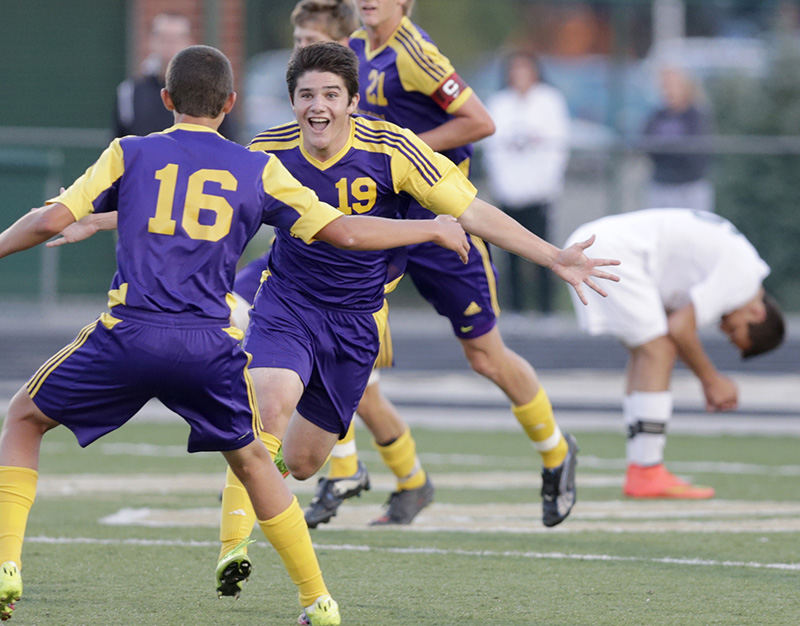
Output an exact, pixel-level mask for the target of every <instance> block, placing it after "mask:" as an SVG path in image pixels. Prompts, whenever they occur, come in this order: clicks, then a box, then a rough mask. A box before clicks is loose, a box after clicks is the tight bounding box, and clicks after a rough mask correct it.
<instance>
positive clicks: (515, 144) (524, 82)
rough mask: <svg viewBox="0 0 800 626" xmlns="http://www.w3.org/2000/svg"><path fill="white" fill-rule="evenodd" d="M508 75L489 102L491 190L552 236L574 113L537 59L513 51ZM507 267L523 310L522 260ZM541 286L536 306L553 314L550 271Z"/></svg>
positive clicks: (530, 225)
mask: <svg viewBox="0 0 800 626" xmlns="http://www.w3.org/2000/svg"><path fill="white" fill-rule="evenodd" d="M506 71H507V73H506V78H507V84H508V86H507V87H506V88H505V89H503V90H501V91H499V92H497V93H496V94H494V95H493V96H492V97H491V98H490V99H489V101H488V103H487V108H488V110H489V112H490V113H491V115H492V118H493V119H494V123H495V127H496V131H495V133H494V135H492V136H490V137H488V138H486V140H485V141H484V145H483V147H484V149H485V163H486V170H487V174H488V176H489V185H490V191H491V194H492V197H493V198H494V199H495V201H496V203H497V205H498V206H499V207H500V208H501V209H503V210H504V211H506V212H507V213H509V214H510V215H511V216H512V217H514V218H515V219H516V220H517V221H519V222H520V223H521V224H523V225H524V226H525V227H526V228H527V229H528V230H531V231H532V232H534V233H536V234H537V235H539V237H542V238H547V237H548V236H549V235H550V233H549V232H548V226H549V222H550V216H549V214H550V212H551V211H552V207H553V204H554V202H555V201H556V200H557V199H558V197H559V196H560V195H561V192H562V189H563V186H564V173H565V170H566V167H567V159H568V158H569V125H570V124H569V112H568V110H567V104H566V101H565V99H564V96H563V95H562V94H561V92H560V91H558V90H557V89H556V88H555V87H553V86H552V85H549V84H547V83H545V82H543V81H542V76H541V71H540V68H539V64H538V61H537V59H536V57H535V56H533V55H531V54H528V53H525V52H519V51H517V52H513V53H511V54H510V55H509V57H508V60H507V70H506ZM508 268H509V280H508V282H509V287H510V289H509V292H510V293H511V298H512V300H511V308H512V309H514V310H517V311H520V310H522V309H523V308H525V295H526V294H525V291H526V289H525V286H524V283H523V281H522V276H521V269H522V268H521V264H520V262H519V259H517V258H513V256H509V259H508ZM536 283H537V291H536V296H537V297H536V303H535V304H536V308H537V309H538V310H539V311H542V312H543V313H550V312H551V311H552V309H553V284H552V279H551V278H550V276H549V274H548V272H547V271H546V270H545V271H542V272H538V273H537V275H536Z"/></svg>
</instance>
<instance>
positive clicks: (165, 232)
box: [49, 124, 341, 321]
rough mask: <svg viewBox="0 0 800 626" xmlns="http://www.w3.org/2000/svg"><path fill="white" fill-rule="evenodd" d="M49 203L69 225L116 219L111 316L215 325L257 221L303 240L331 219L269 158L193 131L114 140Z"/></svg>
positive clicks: (331, 213) (188, 127)
mask: <svg viewBox="0 0 800 626" xmlns="http://www.w3.org/2000/svg"><path fill="white" fill-rule="evenodd" d="M49 202H50V203H52V202H61V203H62V204H64V205H66V206H67V208H68V209H69V210H70V211H71V212H72V214H73V215H74V216H75V219H81V218H82V217H84V216H86V215H88V214H90V213H92V212H106V211H118V222H117V224H118V225H117V228H118V231H119V238H118V242H117V273H116V274H115V276H114V279H113V281H112V283H111V291H109V306H120V308H119V309H115V312H116V311H124V310H125V309H126V308H129V309H131V310H141V311H144V312H147V313H148V314H159V313H167V314H171V315H175V314H177V315H183V316H185V317H187V318H192V317H200V318H212V319H219V320H221V321H224V320H227V319H228V317H229V315H230V312H231V309H230V306H229V304H228V300H229V298H228V294H229V292H230V291H231V290H232V288H233V279H234V274H235V272H236V262H237V261H238V260H239V257H240V256H241V254H242V251H243V250H244V247H245V245H246V244H247V242H248V241H249V240H250V239H251V238H252V237H253V235H254V234H255V233H256V231H257V230H258V228H259V227H260V226H261V224H262V223H266V224H271V225H273V226H275V227H278V228H280V229H282V230H284V231H285V232H287V233H291V235H292V236H294V237H297V238H298V240H302V241H304V242H311V241H312V240H313V238H314V235H315V234H316V233H317V232H319V230H320V229H322V228H323V227H324V226H326V225H327V224H329V223H330V222H331V221H333V220H334V219H336V218H337V217H340V216H341V213H340V212H339V211H337V210H335V209H334V208H333V207H331V206H328V205H326V204H323V203H321V202H319V200H318V198H317V196H316V194H314V192H313V191H311V190H310V189H307V188H305V187H302V186H301V185H300V183H298V182H297V181H296V180H295V179H294V178H292V176H291V175H290V174H289V173H288V172H287V171H286V169H285V168H284V167H283V165H282V164H281V163H280V161H278V159H276V158H274V157H272V156H270V155H267V154H263V153H254V152H252V151H250V150H246V149H245V148H243V147H242V146H240V145H238V144H236V143H233V142H231V141H228V140H226V139H224V138H223V137H222V136H221V135H219V134H218V133H216V132H215V131H213V130H212V129H210V128H207V127H205V126H198V125H194V124H177V125H175V126H173V127H171V128H168V129H167V130H165V131H163V132H160V133H153V134H151V135H148V136H146V137H135V136H129V137H123V138H122V139H115V140H114V141H112V142H111V144H110V145H109V146H108V148H106V150H105V151H104V152H103V153H102V155H101V156H100V158H99V159H98V160H97V161H96V162H95V163H94V164H93V165H92V166H91V167H89V169H87V170H86V173H85V174H83V175H82V176H81V177H80V178H78V180H76V181H75V182H74V183H73V184H72V185H71V186H70V188H69V189H67V190H66V191H65V192H64V193H62V194H61V195H59V196H58V197H56V198H54V199H53V200H50V201H49ZM298 245H303V246H305V245H306V244H305V243H304V244H298Z"/></svg>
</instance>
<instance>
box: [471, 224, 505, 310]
mask: <svg viewBox="0 0 800 626" xmlns="http://www.w3.org/2000/svg"><path fill="white" fill-rule="evenodd" d="M469 237H470V239H471V240H472V245H473V246H475V249H476V250H477V251H478V254H480V255H481V260H482V261H483V271H484V272H485V273H486V282H487V283H489V294H490V296H491V299H492V310H493V311H494V314H495V315H500V303H499V302H498V300H497V281H495V278H494V270H493V269H492V260H491V259H490V258H489V250H487V249H486V244H485V243H483V239H481V238H480V237H476V236H475V235H470V236H469Z"/></svg>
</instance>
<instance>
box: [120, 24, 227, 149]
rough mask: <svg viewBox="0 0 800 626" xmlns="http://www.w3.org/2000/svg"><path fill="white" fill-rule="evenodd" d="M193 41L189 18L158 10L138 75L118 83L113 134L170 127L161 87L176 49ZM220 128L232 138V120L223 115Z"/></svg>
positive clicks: (171, 120) (154, 130)
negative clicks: (148, 49) (148, 52)
mask: <svg viewBox="0 0 800 626" xmlns="http://www.w3.org/2000/svg"><path fill="white" fill-rule="evenodd" d="M193 43H195V42H194V41H193V40H192V24H191V22H190V21H189V18H188V17H186V16H185V15H180V14H178V13H159V14H158V15H156V16H155V17H154V18H153V23H152V25H151V28H150V41H149V47H150V54H149V55H148V56H147V58H146V59H145V60H144V61H143V62H142V72H141V75H140V76H138V77H133V78H128V79H127V80H125V81H123V82H122V83H120V84H119V86H118V87H117V95H116V101H115V105H114V129H113V130H114V136H115V137H124V136H125V135H147V134H149V133H153V132H156V131H160V130H164V129H165V128H169V127H170V126H172V124H173V123H174V120H173V119H172V113H171V112H170V111H167V110H166V109H165V108H164V105H163V103H162V102H161V95H160V93H161V89H162V88H163V87H164V84H165V82H164V76H165V74H166V71H167V64H168V63H169V62H170V60H171V59H172V57H173V56H175V55H176V54H177V53H178V52H180V51H181V50H183V49H184V48H186V47H187V46H191V45H192V44H193ZM219 132H220V133H221V134H222V135H224V136H225V137H228V138H229V139H234V137H235V134H234V132H235V131H234V124H233V122H232V121H231V118H230V116H226V117H225V119H224V120H223V122H222V125H221V126H220V128H219Z"/></svg>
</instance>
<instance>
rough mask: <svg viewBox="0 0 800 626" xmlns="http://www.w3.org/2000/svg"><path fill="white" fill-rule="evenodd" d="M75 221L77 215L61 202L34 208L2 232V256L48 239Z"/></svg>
mask: <svg viewBox="0 0 800 626" xmlns="http://www.w3.org/2000/svg"><path fill="white" fill-rule="evenodd" d="M74 221H75V216H74V215H72V213H71V212H70V210H69V209H68V208H67V207H66V206H65V205H63V204H61V203H60V202H56V203H55V204H51V205H48V206H43V207H39V208H38V209H34V210H33V211H30V212H29V213H26V214H25V215H23V216H22V217H21V218H19V219H18V220H17V221H16V222H14V223H13V224H12V225H11V226H9V227H8V228H6V229H5V230H4V231H3V232H2V233H0V258H2V257H4V256H8V255H9V254H13V253H14V252H19V251H20V250H27V249H28V248H32V247H33V246H35V245H38V244H40V243H42V242H43V241H47V240H48V239H50V237H52V236H54V235H57V234H58V233H60V232H61V231H62V230H64V229H65V228H66V227H67V226H68V225H69V224H72V223H73V222H74Z"/></svg>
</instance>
